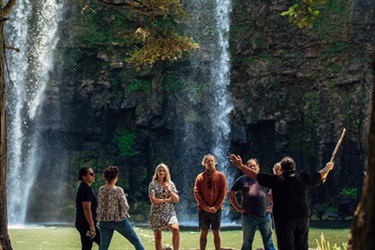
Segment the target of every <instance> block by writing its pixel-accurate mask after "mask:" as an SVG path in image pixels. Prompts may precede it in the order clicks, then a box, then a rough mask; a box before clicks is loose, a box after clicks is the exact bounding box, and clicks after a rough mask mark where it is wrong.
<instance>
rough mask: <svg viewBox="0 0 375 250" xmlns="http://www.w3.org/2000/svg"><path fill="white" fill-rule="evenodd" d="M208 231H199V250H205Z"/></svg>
mask: <svg viewBox="0 0 375 250" xmlns="http://www.w3.org/2000/svg"><path fill="white" fill-rule="evenodd" d="M207 234H208V229H201V236H200V238H199V246H200V250H205V249H206V245H207Z"/></svg>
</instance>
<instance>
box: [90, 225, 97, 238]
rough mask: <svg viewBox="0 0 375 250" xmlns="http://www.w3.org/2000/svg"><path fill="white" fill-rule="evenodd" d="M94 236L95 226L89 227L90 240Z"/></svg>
mask: <svg viewBox="0 0 375 250" xmlns="http://www.w3.org/2000/svg"><path fill="white" fill-rule="evenodd" d="M95 235H96V229H95V226H91V227H90V238H91V239H92V238H94V237H95Z"/></svg>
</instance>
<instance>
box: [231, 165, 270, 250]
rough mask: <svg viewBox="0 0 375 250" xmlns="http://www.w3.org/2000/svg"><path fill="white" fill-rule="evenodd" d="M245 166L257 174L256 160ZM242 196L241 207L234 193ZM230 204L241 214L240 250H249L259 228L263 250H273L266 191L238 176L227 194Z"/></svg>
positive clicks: (255, 181)
mask: <svg viewBox="0 0 375 250" xmlns="http://www.w3.org/2000/svg"><path fill="white" fill-rule="evenodd" d="M246 166H247V167H248V168H251V169H252V170H254V171H255V172H257V173H258V172H259V170H260V169H259V163H258V160H257V159H255V158H253V159H250V160H248V161H247V162H246ZM238 191H240V192H241V194H242V205H239V204H238V201H237V198H236V193H237V192H238ZM228 196H229V199H230V202H231V203H232V206H233V207H234V209H236V210H237V212H239V213H241V214H242V233H243V242H242V248H241V250H251V249H252V245H253V240H254V235H255V231H256V228H257V227H258V228H259V231H260V234H261V235H262V239H263V246H264V249H265V250H275V247H274V245H273V240H272V218H271V213H270V212H269V210H270V209H268V207H269V200H268V189H267V188H265V187H263V186H261V185H259V183H258V181H257V180H255V179H251V178H249V177H248V176H246V175H242V176H240V177H239V178H238V179H237V180H236V181H235V182H234V184H233V186H232V188H231V190H230V191H229V193H228Z"/></svg>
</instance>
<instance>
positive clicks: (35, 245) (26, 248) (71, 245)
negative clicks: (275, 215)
mask: <svg viewBox="0 0 375 250" xmlns="http://www.w3.org/2000/svg"><path fill="white" fill-rule="evenodd" d="M136 231H137V233H138V235H139V236H140V237H141V239H142V241H143V243H144V245H145V248H146V249H154V241H153V240H154V237H153V232H152V231H150V230H149V229H148V228H143V227H136ZM321 233H323V234H324V236H325V239H326V240H328V241H329V242H330V243H331V246H333V244H334V243H337V244H338V245H341V243H342V242H346V241H347V238H348V235H349V227H347V228H341V227H339V228H335V227H334V228H327V227H326V226H319V225H316V226H314V228H311V229H310V239H309V246H310V247H311V248H315V247H316V246H317V244H316V241H315V240H316V239H320V235H321ZM9 235H10V238H11V242H12V246H13V249H14V250H36V249H38V250H65V249H66V250H68V249H80V241H79V234H78V232H77V231H76V229H75V228H73V227H36V228H11V229H10V230H9ZM221 236H222V246H223V247H228V248H234V249H241V241H242V231H241V230H223V231H222V232H221ZM171 238H172V235H171V233H170V232H168V231H166V232H164V233H163V245H164V246H165V245H167V244H169V245H171V243H172V240H171ZM274 238H275V237H274ZM198 240H199V231H198V230H189V231H185V230H181V250H183V249H185V250H186V249H197V248H198V247H199V243H198ZM275 244H276V240H275ZM258 247H262V241H261V237H260V235H259V232H257V233H256V236H255V240H254V244H253V249H256V248H258ZM93 249H94V250H97V249H98V248H97V246H95V247H94V248H93ZM109 249H110V250H120V249H134V248H133V247H132V245H130V244H129V242H128V241H127V240H126V239H125V238H123V237H122V236H121V235H119V234H117V233H116V234H115V235H114V237H113V239H112V242H111V246H110V248H109ZM207 249H214V247H213V238H212V234H211V233H210V234H209V238H208V244H207Z"/></svg>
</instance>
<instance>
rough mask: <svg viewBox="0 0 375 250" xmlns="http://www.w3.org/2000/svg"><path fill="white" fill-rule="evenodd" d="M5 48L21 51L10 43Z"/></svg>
mask: <svg viewBox="0 0 375 250" xmlns="http://www.w3.org/2000/svg"><path fill="white" fill-rule="evenodd" d="M5 49H10V50H14V51H16V52H20V49H19V48H14V47H12V46H9V45H5Z"/></svg>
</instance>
